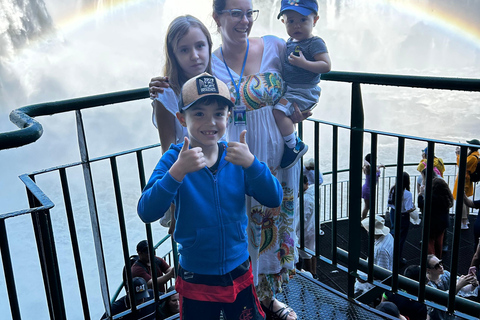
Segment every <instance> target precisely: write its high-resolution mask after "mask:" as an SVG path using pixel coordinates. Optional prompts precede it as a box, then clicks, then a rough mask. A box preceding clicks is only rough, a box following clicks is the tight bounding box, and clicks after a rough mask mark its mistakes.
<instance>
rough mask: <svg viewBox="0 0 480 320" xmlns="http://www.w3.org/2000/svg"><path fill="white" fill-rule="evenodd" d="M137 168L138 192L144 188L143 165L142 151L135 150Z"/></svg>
mask: <svg viewBox="0 0 480 320" xmlns="http://www.w3.org/2000/svg"><path fill="white" fill-rule="evenodd" d="M136 154H137V168H138V178H139V180H140V190H143V188H145V185H146V184H147V183H146V180H145V167H144V165H143V153H142V150H137V152H136Z"/></svg>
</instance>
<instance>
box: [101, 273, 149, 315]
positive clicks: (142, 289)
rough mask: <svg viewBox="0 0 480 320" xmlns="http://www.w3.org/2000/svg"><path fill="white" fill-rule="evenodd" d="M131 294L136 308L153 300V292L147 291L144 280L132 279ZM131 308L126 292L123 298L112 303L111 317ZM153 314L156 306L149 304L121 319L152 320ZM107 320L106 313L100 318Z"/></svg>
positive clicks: (139, 278)
mask: <svg viewBox="0 0 480 320" xmlns="http://www.w3.org/2000/svg"><path fill="white" fill-rule="evenodd" d="M132 282H133V288H134V290H133V292H134V295H135V305H136V306H137V307H138V306H139V305H141V304H142V303H144V302H146V301H148V300H151V299H153V291H152V290H149V289H148V287H147V282H146V281H145V279H143V278H141V277H134V278H133V280H132ZM131 307H132V304H131V303H130V300H129V295H128V292H127V294H126V295H125V296H123V297H121V298H119V299H117V300H116V301H115V302H114V303H112V308H111V311H112V315H116V314H119V313H121V312H124V311H127V310H129V309H130V308H131ZM155 312H156V305H155V303H151V304H149V305H147V306H145V307H143V308H140V309H138V310H137V312H136V313H130V314H128V315H125V316H124V317H122V318H121V319H123V320H127V319H128V320H134V319H142V320H153V319H155ZM103 319H109V318H108V317H107V313H104V314H103V315H102V317H101V320H103Z"/></svg>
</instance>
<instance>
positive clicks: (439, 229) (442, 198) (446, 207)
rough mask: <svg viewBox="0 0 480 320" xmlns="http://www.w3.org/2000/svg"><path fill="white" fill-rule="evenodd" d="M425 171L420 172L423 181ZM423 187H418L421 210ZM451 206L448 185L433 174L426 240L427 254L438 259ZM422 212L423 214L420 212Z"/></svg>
mask: <svg viewBox="0 0 480 320" xmlns="http://www.w3.org/2000/svg"><path fill="white" fill-rule="evenodd" d="M426 170H427V169H423V170H422V178H423V181H425V176H426ZM424 189H425V186H424V185H422V186H421V187H420V195H419V196H418V206H419V207H420V208H423V207H424V205H425V201H424ZM452 206H453V195H452V192H451V191H450V188H449V187H448V184H447V183H446V182H445V180H443V179H442V178H440V177H439V176H438V175H437V174H436V173H435V172H433V179H432V206H431V220H430V232H429V238H428V254H435V255H436V256H437V257H438V258H440V259H441V258H442V251H443V250H442V249H443V236H444V234H445V230H446V229H447V228H448V226H449V222H450V215H449V211H450V208H451V207H452ZM422 212H424V211H423V210H422Z"/></svg>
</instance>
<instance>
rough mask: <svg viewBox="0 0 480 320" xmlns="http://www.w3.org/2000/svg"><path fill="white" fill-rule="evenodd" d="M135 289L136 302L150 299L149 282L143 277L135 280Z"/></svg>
mask: <svg viewBox="0 0 480 320" xmlns="http://www.w3.org/2000/svg"><path fill="white" fill-rule="evenodd" d="M133 288H134V290H135V291H134V294H135V300H137V301H138V300H140V299H146V298H148V297H149V294H148V287H147V282H146V281H145V279H143V278H142V277H135V278H133Z"/></svg>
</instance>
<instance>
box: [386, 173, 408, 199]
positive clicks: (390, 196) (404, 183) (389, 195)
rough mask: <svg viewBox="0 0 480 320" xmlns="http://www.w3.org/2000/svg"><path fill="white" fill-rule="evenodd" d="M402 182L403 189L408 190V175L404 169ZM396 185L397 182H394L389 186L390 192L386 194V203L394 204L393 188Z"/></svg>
mask: <svg viewBox="0 0 480 320" xmlns="http://www.w3.org/2000/svg"><path fill="white" fill-rule="evenodd" d="M402 184H403V190H405V189H407V190H408V191H410V176H409V175H408V173H406V172H405V171H404V172H403V175H402ZM396 187H397V184H396V183H395V184H394V185H393V187H391V188H390V192H389V194H388V203H389V204H395V189H396Z"/></svg>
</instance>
